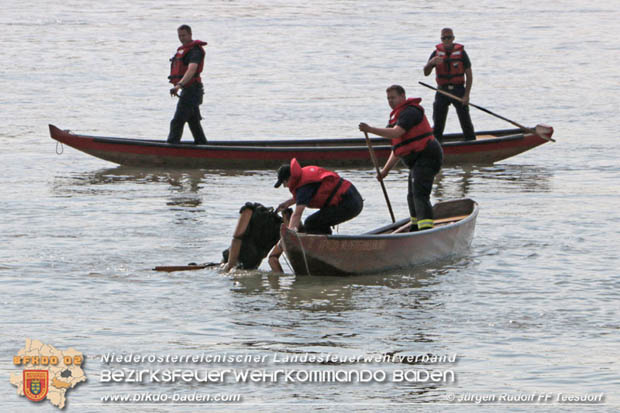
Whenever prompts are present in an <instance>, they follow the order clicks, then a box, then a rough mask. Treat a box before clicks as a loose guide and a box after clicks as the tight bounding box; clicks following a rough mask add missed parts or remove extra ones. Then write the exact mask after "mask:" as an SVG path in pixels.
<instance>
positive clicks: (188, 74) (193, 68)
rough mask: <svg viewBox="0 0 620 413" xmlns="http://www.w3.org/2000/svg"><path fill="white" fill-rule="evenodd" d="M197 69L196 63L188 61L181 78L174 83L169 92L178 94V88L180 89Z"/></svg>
mask: <svg viewBox="0 0 620 413" xmlns="http://www.w3.org/2000/svg"><path fill="white" fill-rule="evenodd" d="M197 70H198V63H190V64H189V66H187V70H186V71H185V74H184V75H183V77H182V78H181V80H179V83H177V84H176V85H174V87H173V88H172V89H170V94H171V95H174V96H179V95H178V91H179V89H181V88H182V87H183V86H184V85H185V84H186V83H187V82H189V81H190V80H191V79H192V78H193V77H194V75H195V74H196V71H197Z"/></svg>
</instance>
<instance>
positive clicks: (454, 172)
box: [433, 164, 553, 200]
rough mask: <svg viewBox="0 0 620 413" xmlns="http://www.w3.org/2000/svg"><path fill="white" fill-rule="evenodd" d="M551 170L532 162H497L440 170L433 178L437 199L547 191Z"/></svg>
mask: <svg viewBox="0 0 620 413" xmlns="http://www.w3.org/2000/svg"><path fill="white" fill-rule="evenodd" d="M552 178H553V171H551V170H550V169H548V168H544V167H539V166H532V165H504V164H497V165H491V166H485V167H477V166H463V167H455V168H445V169H442V170H441V171H440V172H439V173H438V174H437V176H436V177H435V184H434V185H433V196H434V197H435V198H437V199H438V200H448V199H454V198H465V197H470V196H473V195H475V193H477V192H488V191H489V190H492V191H494V192H513V191H520V192H549V191H550V190H551V179H552Z"/></svg>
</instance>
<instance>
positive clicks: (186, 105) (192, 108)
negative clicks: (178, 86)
mask: <svg viewBox="0 0 620 413" xmlns="http://www.w3.org/2000/svg"><path fill="white" fill-rule="evenodd" d="M203 95H204V89H203V87H202V83H194V84H193V85H191V86H189V87H187V88H184V89H183V90H182V91H181V96H180V97H179V101H178V103H177V110H176V112H175V113H174V117H173V118H172V120H171V121H170V133H168V143H179V142H180V141H181V137H182V136H183V128H184V127H185V123H187V124H188V125H189V129H190V130H191V131H192V135H193V136H194V143H196V144H206V143H207V138H206V137H205V133H204V131H203V130H202V126H200V121H201V119H202V116H200V109H199V108H198V106H200V105H201V104H202V96H203Z"/></svg>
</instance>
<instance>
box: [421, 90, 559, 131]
mask: <svg viewBox="0 0 620 413" xmlns="http://www.w3.org/2000/svg"><path fill="white" fill-rule="evenodd" d="M418 83H419V84H421V85H422V86H426V87H427V88H429V89H433V90H436V91H437V92H439V93H441V94H442V95H446V96H448V97H449V98H452V99H454V100H456V101H457V102H461V103H463V99H462V98H460V97H458V96H455V95H453V94H452V93H449V92H446V91H444V90H441V89H437V88H436V87H433V86H431V85H427V84H426V83H424V82H418ZM468 105H470V106H473V107H475V108H476V109H480V110H481V111H483V112H486V113H488V114H489V115H492V116H495V117H496V118H499V119H501V120H505V121H506V122H508V123H512V124H513V125H515V126H516V127H517V128H519V129H522V130H524V131H526V132H530V133H533V134H534V135H537V136H539V137H540V138H542V139H544V140H546V141H551V142H555V139H553V138H550V137H547V136H545V135H543V134H542V133H540V132H538V131H537V130H535V129H532V128H528V127H526V126H523V125H521V124H520V123H517V122H515V121H514V120H510V119H508V118H505V117H503V116H501V115H498V114H497V113H494V112H491V111H490V110H488V109H485V108H483V107H482V106H478V105H474V104H473V103H468Z"/></svg>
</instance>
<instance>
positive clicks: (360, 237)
mask: <svg viewBox="0 0 620 413" xmlns="http://www.w3.org/2000/svg"><path fill="white" fill-rule="evenodd" d="M461 200H463V201H465V200H471V201H472V202H473V209H472V211H471V212H470V213H469V214H468V215H467V217H466V218H463V219H460V220H458V221H455V222H450V223H448V224H445V225H441V226H437V227H434V228H431V229H426V230H424V231H414V232H399V233H395V234H393V233H390V234H369V233H367V232H366V233H363V234H359V235H354V234H344V235H343V234H331V235H330V234H304V233H298V234H297V235H296V237H298V238H300V239H301V240H302V241H303V240H304V239H305V238H310V237H313V238H314V237H316V238H324V239H328V240H334V241H339V240H343V241H344V240H378V239H398V238H409V237H411V238H413V237H416V236H423V235H429V234H433V233H436V232H438V231H445V230H448V229H451V228H452V227H454V226H455V225H464V224H466V223H467V222H469V221H472V220H474V219H476V218H477V216H478V212H479V207H478V203H477V202H476V201H474V200H473V199H470V198H462V199H461ZM407 221H408V218H404V219H401V220H400V221H397V222H395V223H392V224H389V225H386V226H384V227H379V228H376V229H374V230H372V231H377V230H380V229H382V228H390V227H392V226H397V224H399V223H401V225H402V224H404V223H405V222H407ZM286 230H287V232H292V231H290V230H289V229H288V228H286Z"/></svg>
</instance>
